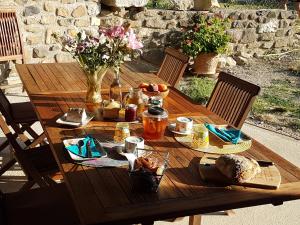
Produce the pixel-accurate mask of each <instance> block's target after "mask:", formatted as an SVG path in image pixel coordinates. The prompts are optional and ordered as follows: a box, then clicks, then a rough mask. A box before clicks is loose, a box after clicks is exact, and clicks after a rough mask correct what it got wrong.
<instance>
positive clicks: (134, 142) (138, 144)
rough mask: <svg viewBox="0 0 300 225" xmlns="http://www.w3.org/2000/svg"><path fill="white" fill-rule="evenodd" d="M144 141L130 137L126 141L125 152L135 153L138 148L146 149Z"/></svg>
mask: <svg viewBox="0 0 300 225" xmlns="http://www.w3.org/2000/svg"><path fill="white" fill-rule="evenodd" d="M144 143H145V141H144V139H143V138H141V137H136V136H130V137H127V138H126V139H125V151H126V152H128V153H133V152H135V150H136V149H137V148H141V149H143V148H144Z"/></svg>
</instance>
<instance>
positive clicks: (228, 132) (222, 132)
mask: <svg viewBox="0 0 300 225" xmlns="http://www.w3.org/2000/svg"><path fill="white" fill-rule="evenodd" d="M205 126H206V128H207V129H208V130H209V131H210V132H212V133H214V134H215V135H217V136H218V137H220V138H221V139H222V140H223V141H228V142H231V143H232V144H237V143H238V142H239V141H240V140H241V131H240V130H236V129H234V128H233V129H226V128H216V127H215V126H214V125H213V124H208V123H206V124H205Z"/></svg>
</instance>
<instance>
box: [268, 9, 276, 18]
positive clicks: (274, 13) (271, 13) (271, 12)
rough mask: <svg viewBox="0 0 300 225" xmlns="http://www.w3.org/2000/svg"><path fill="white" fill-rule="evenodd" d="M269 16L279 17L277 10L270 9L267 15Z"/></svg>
mask: <svg viewBox="0 0 300 225" xmlns="http://www.w3.org/2000/svg"><path fill="white" fill-rule="evenodd" d="M267 17H268V18H277V13H276V11H270V12H269V13H268V15H267Z"/></svg>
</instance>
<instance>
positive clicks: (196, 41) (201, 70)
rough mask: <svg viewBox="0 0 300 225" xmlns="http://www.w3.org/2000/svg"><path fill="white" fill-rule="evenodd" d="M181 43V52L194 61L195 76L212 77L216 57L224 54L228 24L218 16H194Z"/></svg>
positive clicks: (216, 62) (216, 63)
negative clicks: (204, 75)
mask: <svg viewBox="0 0 300 225" xmlns="http://www.w3.org/2000/svg"><path fill="white" fill-rule="evenodd" d="M191 24H192V25H191V26H189V27H187V30H186V32H185V33H184V35H183V39H182V42H181V48H182V50H183V52H184V53H185V54H187V55H189V56H190V57H192V58H193V59H194V64H193V70H194V71H195V72H196V73H197V74H206V75H213V74H215V73H216V68H217V65H218V55H219V54H222V53H225V52H226V50H227V44H228V42H229V40H230V38H229V36H228V35H227V34H226V30H227V29H228V25H229V22H228V20H227V19H222V18H221V17H220V16H217V15H216V16H213V17H210V16H206V17H205V16H204V15H199V14H195V15H194V16H193V17H192V21H191Z"/></svg>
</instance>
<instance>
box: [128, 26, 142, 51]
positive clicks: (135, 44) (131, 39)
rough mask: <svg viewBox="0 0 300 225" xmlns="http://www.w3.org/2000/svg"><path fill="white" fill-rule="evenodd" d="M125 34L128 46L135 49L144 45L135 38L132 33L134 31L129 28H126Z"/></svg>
mask: <svg viewBox="0 0 300 225" xmlns="http://www.w3.org/2000/svg"><path fill="white" fill-rule="evenodd" d="M127 35H128V47H129V48H131V49H133V50H135V49H140V48H142V47H144V46H143V44H142V42H140V41H138V40H137V38H136V35H135V34H134V32H133V30H132V29H131V28H129V29H128V32H127Z"/></svg>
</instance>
